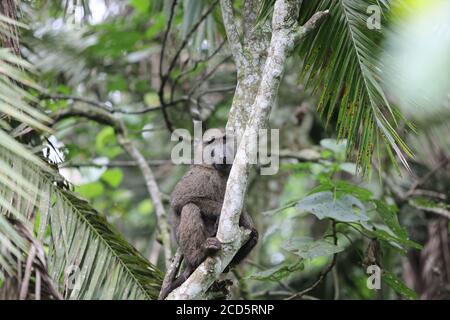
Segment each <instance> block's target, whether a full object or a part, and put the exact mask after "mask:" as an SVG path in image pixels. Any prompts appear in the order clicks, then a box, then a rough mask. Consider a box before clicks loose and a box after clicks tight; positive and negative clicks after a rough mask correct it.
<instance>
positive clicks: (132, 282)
mask: <svg viewBox="0 0 450 320" xmlns="http://www.w3.org/2000/svg"><path fill="white" fill-rule="evenodd" d="M0 22H1V23H10V21H9V20H7V19H6V20H5V18H3V19H0ZM1 32H2V31H1V29H0V34H1ZM29 71H33V68H32V66H31V65H30V64H29V63H27V62H26V61H24V60H23V59H21V58H20V57H18V56H16V55H14V54H13V53H12V52H10V51H8V50H6V49H0V120H1V121H0V125H1V127H0V285H1V284H2V283H4V281H3V280H4V279H7V278H8V277H9V278H11V277H12V278H17V279H19V278H18V274H20V273H21V272H22V271H23V270H22V267H23V266H24V265H25V271H26V272H25V274H26V275H27V279H25V280H26V281H25V280H24V281H23V283H25V286H23V287H22V288H21V293H20V294H21V296H22V297H27V296H28V295H27V290H26V289H27V287H28V285H29V283H30V277H31V274H32V272H31V271H32V270H34V271H35V274H36V277H40V281H46V280H49V281H50V279H51V280H52V281H54V282H55V283H56V285H57V286H58V289H57V290H55V292H57V291H59V292H63V293H64V297H65V298H70V299H92V298H95V299H156V298H157V297H158V293H159V287H160V284H161V281H162V276H161V274H160V272H159V270H157V269H156V268H155V267H154V266H153V265H151V264H150V263H149V262H148V261H147V260H146V259H145V258H144V257H143V256H142V255H141V254H140V253H139V252H138V251H137V250H136V249H134V248H133V247H132V246H131V245H130V244H129V243H128V242H127V241H126V240H125V239H124V238H123V237H122V236H121V235H120V234H119V233H118V232H117V231H116V230H115V229H114V228H113V227H112V226H111V225H110V224H109V223H108V222H107V220H106V218H105V217H104V216H103V215H101V214H100V213H98V212H97V211H95V210H94V209H93V208H92V207H91V206H90V205H89V204H88V203H87V202H86V201H84V200H82V199H80V198H78V197H77V196H76V195H75V194H74V193H73V192H71V191H70V190H68V188H67V187H66V185H67V184H66V183H65V181H64V179H63V178H62V177H61V176H59V174H58V173H57V172H55V171H54V170H52V169H51V168H50V167H49V166H48V164H47V163H45V161H43V160H42V159H41V158H40V157H38V156H37V155H35V154H34V153H32V152H31V150H30V149H29V148H28V147H27V146H26V145H23V144H22V143H20V142H18V141H17V140H16V139H14V138H13V136H20V132H17V131H16V129H17V128H21V127H22V128H23V125H24V124H25V125H26V126H29V127H32V128H34V130H44V131H50V129H49V128H48V127H47V126H46V125H45V123H49V122H50V119H49V118H48V117H47V116H45V115H43V114H42V113H40V112H39V111H38V109H36V108H34V106H31V105H30V104H31V103H34V102H36V99H35V98H33V96H32V95H30V94H29V93H28V91H27V90H26V89H25V88H34V89H37V90H40V88H39V86H38V85H37V84H35V83H34V82H33V81H32V78H31V77H30V76H29V75H28V72H29ZM12 120H14V121H15V124H14V125H12V123H13V121H12ZM17 123H21V125H17ZM13 127H14V130H12V131H11V128H13ZM5 130H9V132H7V131H5ZM33 232H34V233H35V234H36V236H35V235H33ZM41 244H42V245H41ZM44 246H45V247H46V249H47V251H48V253H47V254H48V267H47V265H46V262H45V261H46V260H47V259H46V258H45V255H44V253H43V252H44V250H43V249H42V248H43V247H44ZM30 257H31V258H30ZM47 270H48V273H47ZM22 273H23V272H22ZM48 275H50V276H48ZM22 280H23V279H21V281H22ZM36 281H37V280H36ZM49 281H48V282H49ZM56 295H57V294H56Z"/></svg>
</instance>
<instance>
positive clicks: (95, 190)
mask: <svg viewBox="0 0 450 320" xmlns="http://www.w3.org/2000/svg"><path fill="white" fill-rule="evenodd" d="M104 191H105V188H104V187H103V184H101V183H100V182H92V183H86V184H83V185H81V186H78V187H75V192H77V193H78V194H79V195H81V196H82V197H84V198H86V199H94V198H97V197H99V196H101V195H102V194H103V192H104Z"/></svg>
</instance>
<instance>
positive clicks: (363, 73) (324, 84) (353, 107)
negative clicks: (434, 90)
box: [260, 0, 412, 173]
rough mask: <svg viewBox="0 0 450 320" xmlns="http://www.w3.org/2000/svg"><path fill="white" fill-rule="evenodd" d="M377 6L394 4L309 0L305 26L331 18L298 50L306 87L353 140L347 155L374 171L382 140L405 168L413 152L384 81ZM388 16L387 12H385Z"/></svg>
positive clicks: (265, 12)
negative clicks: (322, 15)
mask: <svg viewBox="0 0 450 320" xmlns="http://www.w3.org/2000/svg"><path fill="white" fill-rule="evenodd" d="M273 3H274V1H273V0H265V2H264V4H263V6H262V8H263V9H262V11H261V13H260V19H265V18H267V17H268V16H269V15H270V12H271V8H273ZM371 5H376V6H378V7H379V9H380V10H381V13H384V12H385V11H386V10H388V8H389V7H388V2H387V1H380V0H364V1H361V0H336V1H333V0H319V1H303V4H302V7H301V10H300V18H299V20H300V24H304V23H305V22H306V21H307V20H308V19H309V18H310V17H311V16H312V15H313V14H314V13H315V12H317V11H323V10H327V9H328V10H329V11H330V16H329V17H328V18H327V19H326V20H325V21H324V23H323V24H322V25H321V26H320V28H319V30H317V31H316V32H314V34H312V35H311V36H309V37H308V38H307V39H304V40H303V42H302V43H301V44H300V45H299V47H298V48H297V49H298V50H297V52H298V53H299V54H300V56H301V57H303V59H304V67H303V71H302V74H301V77H302V78H303V79H304V80H305V83H306V87H307V88H311V89H312V90H313V92H314V93H317V94H320V99H319V103H318V110H319V112H320V113H321V114H322V115H323V116H324V117H325V119H326V121H327V123H328V122H330V121H332V120H333V121H336V126H337V130H338V137H339V138H345V139H347V141H348V144H347V155H348V156H351V155H352V152H353V151H354V150H356V151H357V156H356V162H357V164H358V168H360V169H362V172H363V173H365V172H367V171H368V169H370V165H371V162H372V155H373V152H374V149H375V147H376V146H377V144H378V145H379V143H377V141H383V142H384V145H386V148H387V153H388V154H389V155H390V156H391V159H392V160H393V162H394V164H396V165H397V161H396V160H395V156H394V154H395V155H396V156H397V157H398V159H399V160H400V162H401V163H403V165H404V166H405V167H407V168H408V167H409V166H408V163H407V160H406V157H411V156H412V153H411V151H410V149H409V148H408V146H407V145H406V144H405V142H404V141H403V140H402V138H401V137H400V135H399V134H398V132H397V131H396V128H397V127H398V125H399V123H400V122H401V121H404V123H405V125H406V126H407V127H411V126H410V124H409V123H408V122H406V120H405V119H404V118H403V117H402V115H401V114H400V112H399V111H398V110H397V109H396V108H395V107H394V106H392V105H391V104H390V103H389V101H388V99H387V98H386V95H385V93H384V90H383V88H382V85H381V82H380V73H381V64H380V59H379V44H380V42H381V40H382V37H383V34H382V33H381V32H380V30H371V29H369V28H368V27H367V20H368V18H369V14H368V13H367V8H368V7H369V6H371ZM382 17H384V14H382Z"/></svg>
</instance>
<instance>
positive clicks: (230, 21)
mask: <svg viewBox="0 0 450 320" xmlns="http://www.w3.org/2000/svg"><path fill="white" fill-rule="evenodd" d="M220 7H221V9H222V19H223V25H224V26H225V31H226V33H227V38H228V43H229V44H230V48H231V52H232V53H233V58H234V62H235V63H236V68H237V70H238V72H239V70H240V69H241V65H242V62H243V59H244V50H243V48H242V43H241V39H240V38H241V37H240V35H239V32H238V29H237V26H236V18H235V16H234V13H233V3H232V1H231V0H220Z"/></svg>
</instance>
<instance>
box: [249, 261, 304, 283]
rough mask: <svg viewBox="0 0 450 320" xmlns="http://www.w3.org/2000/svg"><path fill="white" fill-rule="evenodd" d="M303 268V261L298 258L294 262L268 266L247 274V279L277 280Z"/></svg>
mask: <svg viewBox="0 0 450 320" xmlns="http://www.w3.org/2000/svg"><path fill="white" fill-rule="evenodd" d="M303 268H304V264H303V262H302V261H301V260H300V261H298V262H295V263H291V264H287V263H282V264H279V265H277V266H275V267H272V268H269V269H267V270H264V271H260V272H256V273H254V274H252V275H251V276H249V277H248V278H249V279H255V280H261V281H275V282H278V281H280V280H282V279H284V278H286V277H287V276H289V275H290V274H292V273H293V272H295V271H298V270H302V269H303Z"/></svg>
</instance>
